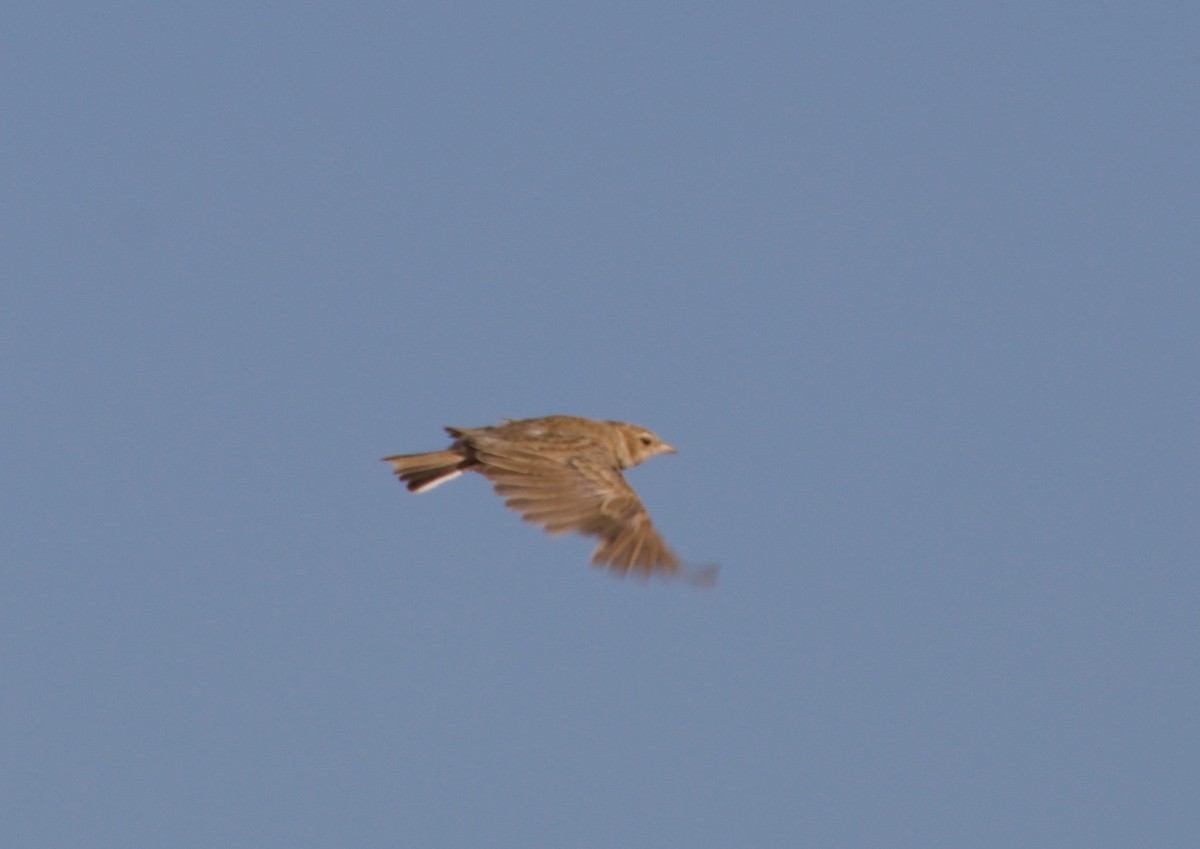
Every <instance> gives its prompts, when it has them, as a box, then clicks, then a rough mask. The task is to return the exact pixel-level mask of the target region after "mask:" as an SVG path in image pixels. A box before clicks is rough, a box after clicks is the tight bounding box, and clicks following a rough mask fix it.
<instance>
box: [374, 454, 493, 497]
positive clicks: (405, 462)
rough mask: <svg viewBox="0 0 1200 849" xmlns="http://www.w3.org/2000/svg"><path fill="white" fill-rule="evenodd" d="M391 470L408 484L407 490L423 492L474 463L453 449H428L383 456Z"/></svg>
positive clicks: (460, 472) (450, 478)
mask: <svg viewBox="0 0 1200 849" xmlns="http://www.w3.org/2000/svg"><path fill="white" fill-rule="evenodd" d="M383 459H384V462H387V463H391V464H392V471H393V472H395V473H396V474H397V475H399V476H400V480H402V481H404V482H405V483H406V484H408V491H409V492H425V491H426V490H430V489H433V488H434V487H435V486H438V485H439V484H443V483H445V482H446V481H449V480H454V479H455V478H456V477H458V476H459V475H461V474H462V473H463V470H464V469H468V468H470V467H471V466H473V465H475V461H474V460H472V459H471V458H469V457H467V456H465V455H463V454H460V453H459V452H458V451H455V450H453V449H450V450H446V451H430V452H428V453H425V454H396V455H395V456H393V457H384V458H383Z"/></svg>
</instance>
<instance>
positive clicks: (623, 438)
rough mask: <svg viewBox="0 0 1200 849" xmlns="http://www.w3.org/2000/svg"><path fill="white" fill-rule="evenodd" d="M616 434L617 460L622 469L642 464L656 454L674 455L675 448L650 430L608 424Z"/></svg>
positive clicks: (620, 424)
mask: <svg viewBox="0 0 1200 849" xmlns="http://www.w3.org/2000/svg"><path fill="white" fill-rule="evenodd" d="M609 424H611V425H612V426H613V427H614V428H615V429H616V432H617V440H616V442H617V459H618V461H619V462H620V464H621V468H622V469H628V468H630V467H631V466H636V465H638V464H639V463H644V462H646V461H647V460H649V459H650V458H651V457H653V456H655V455H656V454H675V453H676V451H675V447H674V446H673V445H671V444H670V443H667V442H664V441H663V440H661V439H659V438H658V435H657V434H655V433H654V431H652V430H647V429H646V428H644V427H638V426H637V425H632V424H625V423H624V422H609Z"/></svg>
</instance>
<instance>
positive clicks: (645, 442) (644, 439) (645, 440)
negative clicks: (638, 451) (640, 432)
mask: <svg viewBox="0 0 1200 849" xmlns="http://www.w3.org/2000/svg"><path fill="white" fill-rule="evenodd" d="M653 441H654V440H653V439H651V438H650V437H648V436H643V437H642V445H649V444H650V443H651V442H653Z"/></svg>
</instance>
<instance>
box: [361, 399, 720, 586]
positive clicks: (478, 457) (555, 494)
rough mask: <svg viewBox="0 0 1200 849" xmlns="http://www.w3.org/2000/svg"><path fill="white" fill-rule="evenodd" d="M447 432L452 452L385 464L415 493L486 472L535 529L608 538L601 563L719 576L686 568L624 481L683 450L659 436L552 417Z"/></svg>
mask: <svg viewBox="0 0 1200 849" xmlns="http://www.w3.org/2000/svg"><path fill="white" fill-rule="evenodd" d="M446 432H447V433H448V434H449V435H450V436H451V437H452V438H453V440H454V442H453V443H452V444H451V445H450V447H449V448H446V449H445V450H442V451H430V452H427V453H424V454H397V455H395V456H392V457H384V458H383V459H384V460H385V461H386V462H388V463H391V464H392V469H393V470H394V471H395V473H396V474H397V475H399V477H400V480H402V481H404V482H405V483H406V484H408V489H409V491H410V492H426V491H428V490H431V489H433V488H434V487H436V486H438V485H440V484H443V483H445V482H446V481H449V480H453V479H454V478H456V477H458V476H459V475H461V474H462V473H463V472H465V471H475V472H479V473H480V474H481V475H483V476H484V477H486V478H487V479H488V480H489V481H491V482H492V484H493V486H494V488H495V490H496V494H497V495H499V496H500V497H502V498H503V499H504V503H505V504H506V505H507V506H508V507H510V508H512V509H513V510H515V511H517V512H518V513H520V514H521V517H522V518H523V519H524V520H525V521H526V522H531V523H533V524H535V525H542V526H543V527H545V529H546V531H547V532H548V533H552V534H562V533H568V532H576V533H580V534H585V535H587V536H593V537H598V538H599V540H600V541H599V544H598V545H597V546H596V550H595V552H594V553H593V554H592V563H593V564H594V565H596V566H607V567H610V568H611V569H613V570H614V571H616V572H618V573H620V574H627V573H629V572H633V573H635V574H637V575H640V576H642V577H649V576H650V575H651V574H656V575H659V576H661V577H667V578H671V577H684V578H688V579H690V580H692V581H694V582H696V583H701V584H710V583H712V581H713V580H714V579H715V577H716V568H715V567H712V566H708V567H701V568H699V569H695V568H690V567H687V566H685V565H684V564H683V563H681V562H680V560H679V558H678V557H677V556H676V555H675V552H673V551H671V549H670V548H669V547H668V546H667V544H666V543H665V542H664V541H663V539H662V537H660V536H659V535H658V531H656V530H655V529H654V525H653V524H652V523H651V521H650V515H649V514H648V513H647V512H646V508H645V507H643V506H642V502H641V501H640V500H639V499H638V497H637V493H636V492H634V491H633V487H631V486H630V485H629V484H628V483H626V481H625V477H624V476H623V475H622V474H621V471H622V470H623V469H628V468H631V467H632V466H636V465H638V464H640V463H642V462H644V461H646V460H648V459H649V458H651V457H654V456H655V455H657V454H674V453H675V449H674V448H673V447H672V446H671V445H669V444H667V443H666V442H664V441H663V440H661V439H659V438H658V436H657V435H655V434H654V433H653V432H652V431H649V430H647V429H646V428H644V427H638V426H637V425H632V424H625V423H624V422H614V421H600V420H598V419H583V418H576V417H574V416H544V417H542V418H537V419H521V420H519V421H517V420H512V419H506V420H505V421H504V422H503V423H502V424H498V425H494V426H491V427H476V428H467V427H448V428H446Z"/></svg>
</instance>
